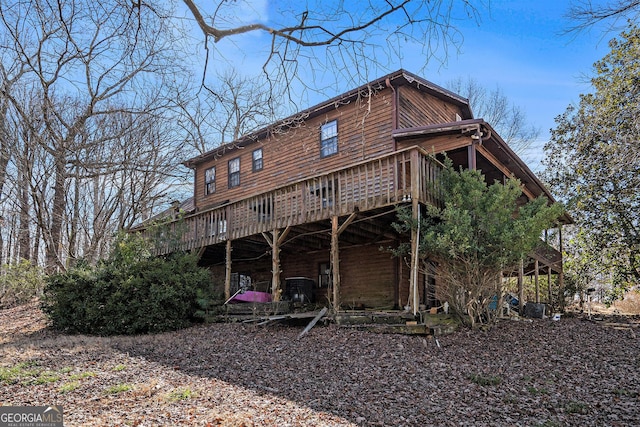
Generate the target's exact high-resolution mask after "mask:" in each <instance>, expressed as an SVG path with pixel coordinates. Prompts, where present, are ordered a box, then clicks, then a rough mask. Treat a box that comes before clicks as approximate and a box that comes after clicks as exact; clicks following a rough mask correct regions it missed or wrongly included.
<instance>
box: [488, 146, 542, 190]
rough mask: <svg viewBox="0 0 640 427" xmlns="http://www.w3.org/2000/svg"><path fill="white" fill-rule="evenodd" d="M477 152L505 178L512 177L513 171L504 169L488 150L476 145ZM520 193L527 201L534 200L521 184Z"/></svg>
mask: <svg viewBox="0 0 640 427" xmlns="http://www.w3.org/2000/svg"><path fill="white" fill-rule="evenodd" d="M477 151H479V152H480V154H482V157H484V158H485V159H487V160H488V161H489V162H490V163H491V164H492V165H493V166H495V167H496V168H497V169H499V170H500V172H502V173H503V174H504V176H506V177H512V176H514V174H513V171H512V170H510V169H509V168H508V167H506V166H505V165H503V164H502V163H501V162H500V160H498V158H497V157H496V156H494V155H493V153H491V152H490V151H489V150H487V149H486V148H485V146H484V145H478V146H477ZM521 187H522V192H523V193H524V194H525V195H526V196H527V197H528V198H529V199H535V198H536V197H535V195H534V194H533V193H532V192H531V191H530V190H529V189H528V188H527V187H526V186H525V185H524V184H523V185H522V186H521Z"/></svg>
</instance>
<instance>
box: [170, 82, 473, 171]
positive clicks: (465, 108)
mask: <svg viewBox="0 0 640 427" xmlns="http://www.w3.org/2000/svg"><path fill="white" fill-rule="evenodd" d="M391 85H393V86H394V87H398V86H403V85H411V86H413V87H415V88H416V89H418V90H420V91H423V92H425V93H428V94H430V95H432V96H435V97H436V98H439V99H442V100H444V101H447V102H450V103H452V104H454V105H456V106H458V107H459V108H460V109H461V111H462V119H463V120H464V119H472V118H473V113H472V112H471V107H470V106H469V100H468V99H466V98H463V97H461V96H460V95H457V94H455V93H453V92H451V91H449V90H447V89H445V88H443V87H441V86H438V85H437V84H435V83H432V82H430V81H428V80H425V79H423V78H422V77H419V76H417V75H415V74H412V73H410V72H408V71H406V70H403V69H400V70H398V71H394V72H393V73H390V74H387V75H386V76H383V77H380V78H378V79H376V80H373V81H371V82H368V83H366V84H364V85H362V86H360V87H357V88H355V89H352V90H350V91H349V92H345V93H343V94H341V95H338V96H336V97H334V98H331V99H329V100H327V101H324V102H322V103H320V104H317V105H315V106H313V107H311V108H308V109H306V110H303V111H299V112H297V113H296V114H293V115H291V116H289V117H287V118H285V119H282V120H279V121H277V122H275V123H272V124H270V125H268V126H266V127H264V128H262V129H259V130H257V131H255V132H252V133H250V134H247V135H244V136H242V137H240V138H239V139H237V140H236V141H233V142H230V143H228V144H224V145H222V146H220V147H217V148H215V149H213V150H210V151H208V152H206V153H203V154H201V155H198V156H196V157H193V158H191V159H189V160H186V161H185V162H183V164H184V165H185V166H187V167H189V168H195V166H196V165H198V164H199V163H202V162H205V161H208V160H210V159H212V158H214V157H219V156H221V155H222V154H224V153H226V152H227V151H230V150H234V149H238V148H242V147H246V146H247V145H249V144H251V143H252V142H254V141H256V140H258V139H262V138H265V137H266V136H267V135H269V134H270V133H271V132H272V131H273V130H275V129H278V128H282V127H287V126H288V125H289V124H290V123H292V122H297V121H298V120H296V118H299V117H304V118H305V119H309V118H313V117H316V116H319V115H322V114H325V113H326V112H327V111H331V110H334V109H336V108H337V106H338V105H341V104H344V103H348V102H351V101H353V100H355V99H357V98H358V97H359V96H361V94H362V92H363V91H368V90H369V89H370V88H374V89H384V88H386V87H389V86H391Z"/></svg>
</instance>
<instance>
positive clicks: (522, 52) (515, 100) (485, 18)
mask: <svg viewBox="0 0 640 427" xmlns="http://www.w3.org/2000/svg"><path fill="white" fill-rule="evenodd" d="M309 1H311V3H313V0H307V2H309ZM320 3H321V4H329V3H330V2H329V3H322V2H320ZM455 3H456V4H459V2H455ZM474 3H475V2H474ZM485 3H486V4H487V5H488V7H487V8H482V9H479V11H480V15H479V22H478V21H476V20H474V19H470V18H467V17H466V14H464V13H457V16H459V17H461V18H462V19H459V20H456V21H454V22H452V25H454V26H455V27H456V28H457V29H458V30H459V31H460V32H461V35H462V37H463V40H462V43H461V45H460V49H459V51H458V52H455V51H450V52H449V54H448V60H447V61H446V63H444V64H443V63H441V62H438V61H431V62H430V63H429V64H430V65H429V66H428V67H427V68H426V69H423V65H424V58H420V57H419V55H412V54H406V53H405V54H403V56H402V59H397V64H388V65H387V67H388V70H387V71H388V72H391V71H395V70H397V69H399V68H404V69H406V70H407V71H410V72H413V73H415V74H418V75H420V76H421V77H423V78H425V79H426V80H429V81H431V82H433V83H436V84H438V85H441V86H446V85H447V83H448V82H449V81H451V80H454V79H456V78H462V79H463V80H466V79H467V78H468V77H471V78H473V79H474V80H475V81H476V82H477V83H479V84H480V85H482V86H483V87H484V88H486V89H487V90H489V91H491V90H494V89H500V90H501V92H502V93H503V94H504V95H505V96H506V97H507V98H508V99H509V100H510V101H511V102H512V104H513V105H515V106H517V107H519V108H520V109H521V110H522V111H524V112H525V114H526V117H527V119H528V122H529V124H531V125H533V126H535V127H537V128H539V129H540V131H541V132H540V136H539V138H538V140H537V141H535V142H534V143H532V144H531V146H530V147H529V148H528V149H527V150H526V151H525V152H523V153H520V154H521V157H522V158H523V160H525V161H526V162H527V163H528V165H529V167H531V169H533V170H534V171H537V170H541V169H542V167H541V164H540V161H541V159H542V158H543V149H542V147H543V146H544V144H545V143H546V142H547V141H548V140H549V137H550V129H551V128H553V127H555V121H554V119H555V117H557V116H558V115H560V114H562V113H563V112H564V111H565V110H566V108H567V107H568V106H569V105H570V104H576V103H577V102H578V101H579V95H580V94H581V93H587V92H590V91H591V87H590V84H589V78H590V77H591V76H592V74H593V72H592V69H593V68H592V66H593V63H594V62H596V61H597V60H599V59H601V58H602V57H603V56H604V55H606V53H607V52H608V50H609V49H608V41H609V39H611V38H612V37H614V36H615V35H616V34H615V33H606V32H604V31H602V28H597V27H596V28H594V29H592V30H590V31H586V32H582V33H579V34H573V35H563V34H562V32H563V31H564V30H566V29H567V28H568V27H569V26H570V25H571V22H570V21H569V20H568V19H567V18H566V13H567V9H568V7H569V2H568V1H563V0H537V1H506V0H485ZM242 4H244V5H245V6H246V7H245V9H243V11H242V13H240V14H238V13H237V9H235V10H234V12H233V14H232V16H233V17H234V19H233V20H230V22H231V23H232V24H235V23H237V18H238V15H240V16H241V17H242V18H244V21H245V22H244V23H251V22H256V21H262V22H269V23H272V22H276V21H277V20H278V17H277V16H276V14H277V13H276V10H278V7H279V6H280V4H279V3H277V2H275V1H274V0H246V2H245V3H243V2H238V3H233V5H236V6H237V5H242ZM276 5H277V6H276ZM307 7H309V6H308V5H307ZM316 7H318V6H316ZM312 10H313V9H312ZM280 13H282V9H280ZM230 25H231V24H230ZM260 37H264V36H261V35H260V34H259V33H251V34H248V35H246V36H242V37H236V38H234V39H233V41H232V42H231V40H229V41H227V40H225V42H226V43H229V44H228V46H227V48H226V49H225V48H224V43H223V44H221V45H220V46H219V47H220V48H221V49H220V50H219V52H220V53H221V54H222V55H223V56H224V57H225V59H226V60H230V63H231V64H233V66H234V68H235V71H238V70H239V68H238V67H237V65H238V64H242V65H241V67H240V68H241V69H245V70H246V69H256V70H260V69H261V65H262V62H261V61H263V57H261V56H260V55H254V54H253V53H255V50H256V49H257V46H258V45H259V44H260V43H258V39H259V38H260ZM267 37H268V36H267ZM262 42H264V40H262ZM384 74H386V72H384V73H380V75H375V76H371V77H370V79H371V80H373V79H375V78H377V77H381V76H382V75H384ZM314 78H317V76H314ZM315 82H316V83H317V84H320V83H318V80H316V81H315ZM365 83H366V81H359V82H357V84H355V83H352V86H351V87H346V88H344V91H346V90H349V89H353V88H354V87H357V86H359V85H362V84H365ZM312 84H313V83H312ZM340 93H342V92H336V93H332V94H325V95H324V96H326V97H325V98H324V99H327V98H331V97H333V96H336V95H339V94H340ZM329 95H330V96H329ZM324 99H317V100H316V101H315V102H313V104H315V103H316V102H321V101H323V100H324ZM309 106H311V105H301V106H300V107H302V108H306V107H309ZM471 107H472V110H473V105H472V106H471Z"/></svg>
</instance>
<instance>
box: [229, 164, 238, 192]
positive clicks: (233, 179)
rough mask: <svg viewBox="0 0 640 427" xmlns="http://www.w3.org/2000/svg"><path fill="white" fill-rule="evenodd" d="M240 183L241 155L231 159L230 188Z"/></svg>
mask: <svg viewBox="0 0 640 427" xmlns="http://www.w3.org/2000/svg"><path fill="white" fill-rule="evenodd" d="M239 185H240V157H236V158H235V159H231V160H229V188H231V187H237V186H239Z"/></svg>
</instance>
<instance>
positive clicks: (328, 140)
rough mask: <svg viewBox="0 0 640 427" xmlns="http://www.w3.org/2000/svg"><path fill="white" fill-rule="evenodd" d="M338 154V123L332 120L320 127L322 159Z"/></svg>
mask: <svg viewBox="0 0 640 427" xmlns="http://www.w3.org/2000/svg"><path fill="white" fill-rule="evenodd" d="M337 152H338V121H337V120H332V121H330V122H328V123H325V124H323V125H322V126H321V127H320V157H321V158H322V157H327V156H330V155H332V154H336V153H337Z"/></svg>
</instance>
